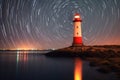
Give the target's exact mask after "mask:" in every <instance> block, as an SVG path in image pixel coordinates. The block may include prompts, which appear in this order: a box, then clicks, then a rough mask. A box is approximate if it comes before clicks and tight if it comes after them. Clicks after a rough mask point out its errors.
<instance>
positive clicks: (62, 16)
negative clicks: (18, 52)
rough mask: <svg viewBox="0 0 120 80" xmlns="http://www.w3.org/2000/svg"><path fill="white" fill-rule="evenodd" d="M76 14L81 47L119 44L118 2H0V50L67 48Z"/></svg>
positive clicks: (68, 0)
mask: <svg viewBox="0 0 120 80" xmlns="http://www.w3.org/2000/svg"><path fill="white" fill-rule="evenodd" d="M76 12H78V13H80V15H81V17H82V20H83V22H82V35H83V42H84V44H85V45H119V44H120V0H0V49H3V48H5V49H17V48H37V49H49V48H62V47H66V46H70V45H71V44H72V38H73V22H72V20H73V15H74V13H76Z"/></svg>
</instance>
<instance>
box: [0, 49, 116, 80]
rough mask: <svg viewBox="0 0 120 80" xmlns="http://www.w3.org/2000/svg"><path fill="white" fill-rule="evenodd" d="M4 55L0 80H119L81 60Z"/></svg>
mask: <svg viewBox="0 0 120 80" xmlns="http://www.w3.org/2000/svg"><path fill="white" fill-rule="evenodd" d="M4 53H5V52H4ZM4 53H3V54H1V53H0V80H118V79H115V78H114V77H115V76H113V74H108V75H107V74H100V73H98V72H97V71H96V70H95V68H91V67H90V66H89V63H88V62H85V61H82V60H81V59H80V58H51V57H46V56H44V55H36V54H29V52H28V51H16V53H15V54H11V53H12V52H10V54H9V53H6V54H4Z"/></svg>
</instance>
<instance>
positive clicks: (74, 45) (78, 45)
mask: <svg viewBox="0 0 120 80" xmlns="http://www.w3.org/2000/svg"><path fill="white" fill-rule="evenodd" d="M82 46H83V44H74V43H73V44H72V47H82Z"/></svg>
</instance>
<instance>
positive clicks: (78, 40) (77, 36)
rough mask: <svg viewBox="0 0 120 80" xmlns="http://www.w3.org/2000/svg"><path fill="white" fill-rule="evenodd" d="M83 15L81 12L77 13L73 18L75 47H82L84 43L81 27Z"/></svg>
mask: <svg viewBox="0 0 120 80" xmlns="http://www.w3.org/2000/svg"><path fill="white" fill-rule="evenodd" d="M81 22H82V20H81V17H80V14H78V13H76V14H75V15H74V18H73V24H74V34H73V44H72V46H73V47H81V46H83V43H82V29H81Z"/></svg>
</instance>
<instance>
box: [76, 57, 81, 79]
mask: <svg viewBox="0 0 120 80" xmlns="http://www.w3.org/2000/svg"><path fill="white" fill-rule="evenodd" d="M74 80H82V61H81V60H80V59H79V58H76V59H75V68H74Z"/></svg>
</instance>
